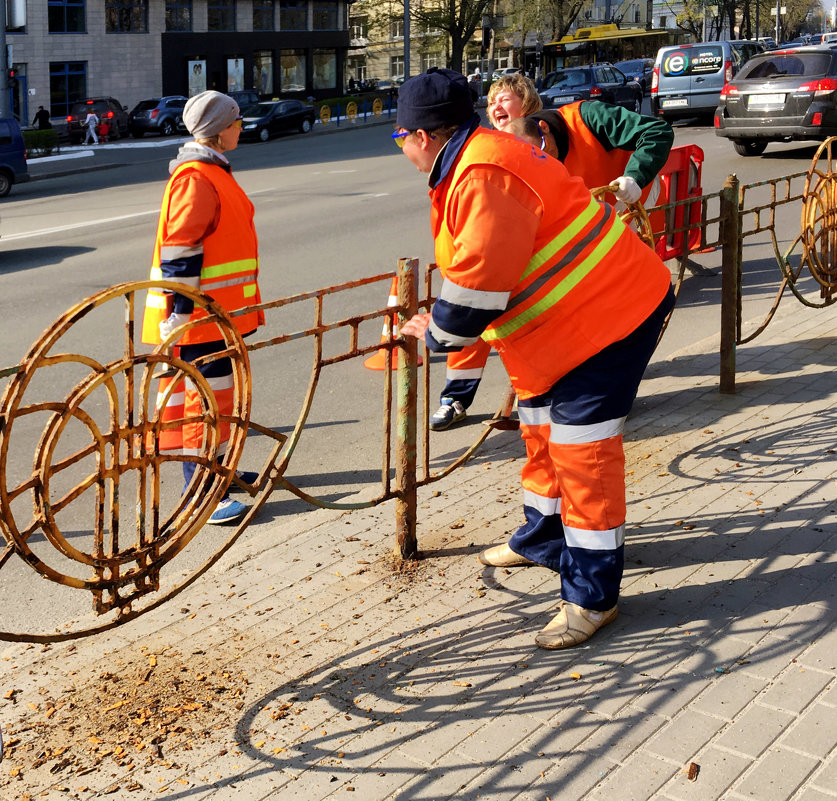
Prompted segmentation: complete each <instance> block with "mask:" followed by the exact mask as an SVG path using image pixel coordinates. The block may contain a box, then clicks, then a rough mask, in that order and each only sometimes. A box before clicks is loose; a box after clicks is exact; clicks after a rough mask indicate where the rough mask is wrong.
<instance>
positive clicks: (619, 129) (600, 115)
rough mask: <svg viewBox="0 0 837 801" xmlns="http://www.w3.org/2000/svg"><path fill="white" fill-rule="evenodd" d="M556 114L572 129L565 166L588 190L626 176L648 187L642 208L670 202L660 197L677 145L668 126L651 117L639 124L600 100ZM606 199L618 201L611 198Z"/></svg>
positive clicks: (645, 188)
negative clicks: (664, 174)
mask: <svg viewBox="0 0 837 801" xmlns="http://www.w3.org/2000/svg"><path fill="white" fill-rule="evenodd" d="M588 109H592V111H589V112H588ZM555 113H556V114H558V116H560V117H561V119H562V120H563V121H564V123H565V124H566V126H567V134H568V138H569V149H568V150H567V154H566V156H565V157H564V158H563V159H562V161H563V162H564V166H565V167H566V168H567V170H569V172H570V175H578V176H580V177H581V178H583V179H584V183H585V185H586V186H587V188H588V189H596V188H598V187H600V186H607V185H608V184H611V183H613V181H615V180H616V179H617V178H618V177H619V176H621V175H630V176H631V177H632V178H634V179H635V180H636V182H637V183H638V184H639V185H640V186H641V187H642V188H643V189H642V195H641V196H640V202H641V203H642V204H643V205H647V206H655V205H658V204H661V203H665V202H666V200H665V199H664V198H662V197H661V196H660V191H661V189H662V184H661V182H660V180H659V178H658V177H657V174H658V173H659V172H660V170H661V169H662V168H663V166H664V165H665V163H666V159H667V158H668V154H669V151H670V150H671V143H672V142H673V141H674V135H673V133H672V132H671V127H670V126H669V125H667V124H666V123H665V122H664V121H662V120H658V119H656V118H652V117H640V118H639V121H638V122H637V121H635V118H636V117H637V115H630V116H628V114H627V113H625V112H624V111H623V110H622V109H621V108H620V107H618V106H608V105H607V104H602V103H598V102H597V101H584V100H582V101H579V102H578V103H569V104H568V105H566V106H562V107H561V108H559V109H556V112H555ZM622 117H624V120H627V121H629V122H625V121H623V120H622V119H621V118H622ZM661 133H662V134H663V135H661ZM604 200H606V201H607V202H608V203H615V202H616V198H615V197H614V196H613V195H612V194H608V195H606V196H605V197H604Z"/></svg>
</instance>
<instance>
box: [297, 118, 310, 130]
mask: <svg viewBox="0 0 837 801" xmlns="http://www.w3.org/2000/svg"><path fill="white" fill-rule="evenodd" d="M299 130H300V131H301V132H302V133H308V131H310V130H311V120H303V121H302V122H301V123H300V126H299Z"/></svg>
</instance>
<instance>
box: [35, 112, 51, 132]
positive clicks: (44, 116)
mask: <svg viewBox="0 0 837 801" xmlns="http://www.w3.org/2000/svg"><path fill="white" fill-rule="evenodd" d="M32 125H33V126H36V127H37V128H38V130H41V131H45V130H46V129H47V128H52V123H51V122H50V121H49V112H48V111H47V110H46V109H45V108H44V107H43V106H38V110H37V111H36V112H35V119H34V120H32Z"/></svg>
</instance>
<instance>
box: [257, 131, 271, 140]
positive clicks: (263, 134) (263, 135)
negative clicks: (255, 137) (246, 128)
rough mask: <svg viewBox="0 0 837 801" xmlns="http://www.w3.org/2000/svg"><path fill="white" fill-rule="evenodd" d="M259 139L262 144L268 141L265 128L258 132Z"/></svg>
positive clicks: (268, 132)
mask: <svg viewBox="0 0 837 801" xmlns="http://www.w3.org/2000/svg"><path fill="white" fill-rule="evenodd" d="M259 139H261V141H262V142H266V141H267V140H268V139H270V131H268V130H267V128H261V129H260V130H259Z"/></svg>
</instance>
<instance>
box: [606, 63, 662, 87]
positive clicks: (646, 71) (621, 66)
mask: <svg viewBox="0 0 837 801" xmlns="http://www.w3.org/2000/svg"><path fill="white" fill-rule="evenodd" d="M613 66H614V67H616V69H618V70H619V72H621V73H622V74H623V75H627V76H628V77H629V78H631V79H632V80H634V81H636V82H637V83H638V84H639V85H640V86H641V87H642V93H643V94H644V95H647V94H648V93H649V92H650V91H651V73H653V72H654V59H653V58H634V59H631V60H630V61H617V62H616V63H615V64H614V65H613Z"/></svg>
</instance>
